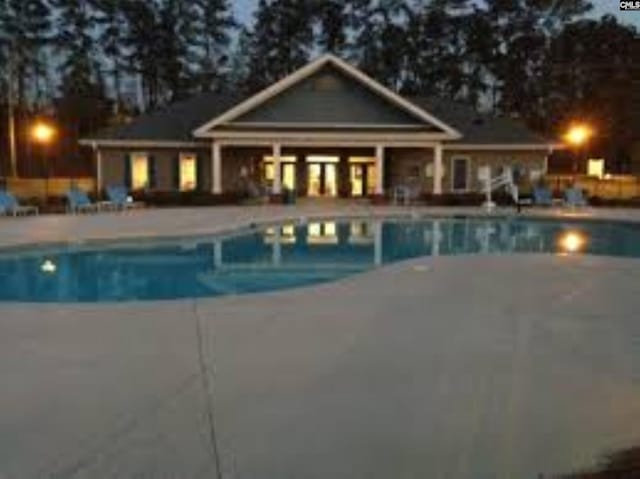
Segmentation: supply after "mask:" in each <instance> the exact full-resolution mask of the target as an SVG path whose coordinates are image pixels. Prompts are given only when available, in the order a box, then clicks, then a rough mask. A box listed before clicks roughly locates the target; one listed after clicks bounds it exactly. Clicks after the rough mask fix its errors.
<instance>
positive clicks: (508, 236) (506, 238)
mask: <svg viewBox="0 0 640 479" xmlns="http://www.w3.org/2000/svg"><path fill="white" fill-rule="evenodd" d="M578 226H579V227H578ZM578 226H577V225H576V224H574V223H567V224H563V223H560V222H554V221H542V220H531V219H529V220H519V219H500V218H494V219H485V218H442V219H438V218H435V219H428V220H416V221H409V220H400V219H374V218H367V219H353V220H349V221H332V220H327V221H323V220H312V221H309V222H308V223H307V224H298V223H291V222H290V223H285V224H282V225H277V226H270V227H266V228H263V229H257V230H252V231H249V232H245V233H242V234H239V235H238V236H233V237H229V238H216V237H208V238H191V239H184V240H171V241H169V240H166V241H154V242H138V243H137V244H111V245H107V246H104V247H100V249H97V247H96V246H92V247H91V246H88V247H84V248H83V247H77V246H75V247H74V246H69V247H66V248H57V249H55V250H53V251H52V250H51V249H49V250H47V251H43V250H33V251H24V252H21V253H15V252H14V253H4V254H1V255H0V299H4V300H19V301H71V302H74V301H79V302H83V301H124V300H134V299H142V300H152V299H172V298H190V297H202V296H217V295H225V294H240V293H247V292H258V291H268V290H278V289H283V288H290V287H294V286H302V285H308V284H314V283H320V282H326V281H333V280H336V279H339V278H342V277H345V276H348V275H352V274H355V273H358V272H362V271H366V270H368V269H372V268H376V267H380V266H383V265H386V264H389V263H393V262H396V261H401V260H405V259H410V258H416V257H423V256H424V257H435V256H444V255H459V254H512V253H561V252H563V251H565V250H567V249H570V250H572V252H580V253H592V254H614V255H619V256H635V257H637V256H640V251H638V245H639V244H640V241H638V240H639V239H640V234H639V232H638V229H637V228H635V229H628V228H629V227H628V225H609V224H602V225H597V224H589V225H587V224H583V225H578ZM625 228H627V229H625ZM572 232H573V233H572ZM575 232H579V235H580V236H579V237H577V236H571V235H575V234H576V233H575ZM558 238H565V240H563V241H559V240H558ZM578 240H579V241H578Z"/></svg>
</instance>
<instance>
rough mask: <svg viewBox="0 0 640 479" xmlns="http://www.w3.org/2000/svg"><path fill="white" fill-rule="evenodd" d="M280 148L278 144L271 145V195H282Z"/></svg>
mask: <svg viewBox="0 0 640 479" xmlns="http://www.w3.org/2000/svg"><path fill="white" fill-rule="evenodd" d="M281 151H282V148H281V147H280V143H274V144H273V154H272V156H273V194H274V195H279V194H280V193H282V168H281V167H280V155H281Z"/></svg>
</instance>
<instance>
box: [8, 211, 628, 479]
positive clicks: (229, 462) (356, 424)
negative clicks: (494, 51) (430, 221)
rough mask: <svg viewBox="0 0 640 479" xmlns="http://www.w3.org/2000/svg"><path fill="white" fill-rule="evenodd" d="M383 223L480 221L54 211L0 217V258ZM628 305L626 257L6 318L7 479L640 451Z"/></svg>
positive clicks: (476, 264)
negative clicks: (118, 243) (16, 248)
mask: <svg viewBox="0 0 640 479" xmlns="http://www.w3.org/2000/svg"><path fill="white" fill-rule="evenodd" d="M397 213H401V214H407V215H412V214H413V215H422V214H425V215H426V214H440V215H451V214H468V213H473V214H484V213H481V212H479V210H478V209H477V208H475V209H453V208H446V209H428V208H414V209H406V208H393V207H380V208H374V207H370V206H363V205H357V204H353V203H342V202H320V203H318V202H315V203H308V204H306V205H302V206H297V207H284V206H269V207H242V208H202V209H184V210H146V211H134V212H130V213H126V214H121V213H107V214H102V215H94V216H54V215H52V216H42V217H40V218H25V219H19V220H14V219H0V245H2V246H10V245H16V244H31V243H42V242H57V241H75V242H83V241H87V240H92V239H106V238H114V237H117V238H122V237H138V236H149V235H151V236H173V235H187V234H200V233H211V232H216V231H219V232H221V231H227V230H231V229H234V228H236V227H240V226H246V225H247V224H249V223H260V222H265V221H275V220H279V219H285V218H291V217H292V218H299V217H307V218H308V217H313V216H318V217H331V216H349V215H354V216H360V215H374V216H375V215H390V214H397ZM497 213H506V214H513V211H512V210H508V211H504V212H502V211H498V212H497ZM525 214H530V215H546V216H558V215H580V216H581V217H591V218H594V219H597V218H613V217H616V218H618V219H624V220H628V221H640V212H639V211H635V210H590V209H585V210H576V211H573V212H571V211H568V210H529V211H527V212H525ZM390 285H392V286H390ZM639 309H640V269H639V268H638V260H631V259H619V258H617V259H614V258H607V257H592V256H566V257H562V256H553V255H514V256H493V257H481V256H460V257H438V258H421V259H415V260H411V261H408V262H402V263H397V264H393V265H390V266H387V267H384V268H382V269H378V270H374V271H371V272H368V273H365V274H362V275H358V276H354V277H350V278H348V279H344V280H341V281H339V282H335V283H330V284H325V285H321V286H314V287H310V288H301V289H295V290H289V291H283V292H277V293H268V294H259V295H251V296H238V297H234V296H229V297H223V298H216V299H204V300H197V301H192V300H191V301H170V302H155V303H127V304H112V305H105V304H102V305H101V304H90V305H29V304H9V303H6V304H0V378H2V382H3V393H2V394H1V395H0V412H1V417H2V427H1V428H0V477H7V478H13V477H20V478H29V477H34V478H36V477H61V478H62V477H64V478H68V477H78V478H84V477H86V478H94V477H185V478H189V477H216V474H217V475H218V477H225V478H254V477H261V478H289V477H291V478H294V477H296V478H297V477H305V478H315V477H317V478H321V477H322V478H325V477H333V478H389V477H396V478H414V477H415V478H418V477H441V478H464V477H474V478H511V477H531V478H534V477H539V476H540V475H544V476H543V477H547V475H549V476H551V475H554V474H564V473H570V472H573V471H575V470H576V469H582V468H584V467H588V466H590V465H592V464H593V463H594V462H595V461H597V460H598V459H599V458H600V456H601V455H602V454H604V453H607V452H609V451H612V450H616V449H620V448H625V447H629V446H633V445H637V444H638V443H640V432H639V431H638V428H637V424H638V422H639V421H640V383H639V382H638V364H639V361H640V323H638V321H637V311H638V310H639Z"/></svg>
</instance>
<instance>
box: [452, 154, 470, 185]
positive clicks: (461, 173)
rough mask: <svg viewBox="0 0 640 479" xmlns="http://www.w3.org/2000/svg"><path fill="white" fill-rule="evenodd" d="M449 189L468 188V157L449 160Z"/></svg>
mask: <svg viewBox="0 0 640 479" xmlns="http://www.w3.org/2000/svg"><path fill="white" fill-rule="evenodd" d="M451 189H452V190H453V191H460V192H462V191H467V190H468V189H469V158H453V159H452V160H451Z"/></svg>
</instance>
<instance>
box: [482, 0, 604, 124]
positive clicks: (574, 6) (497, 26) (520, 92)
mask: <svg viewBox="0 0 640 479" xmlns="http://www.w3.org/2000/svg"><path fill="white" fill-rule="evenodd" d="M486 5H487V6H486V10H485V15H486V19H487V21H488V23H489V25H490V32H491V35H492V54H491V58H490V60H489V70H490V74H491V76H492V79H493V95H492V96H493V103H494V107H495V109H496V110H498V111H500V112H501V113H505V114H523V112H525V110H526V109H527V108H528V106H529V105H531V104H532V103H531V102H532V101H533V100H534V99H533V98H532V90H535V84H536V82H538V81H539V80H540V78H539V77H538V75H537V74H536V72H540V71H541V70H540V67H541V65H542V63H543V61H544V56H545V53H546V48H547V41H548V38H549V35H550V34H552V33H553V32H554V31H555V30H557V28H558V26H560V25H562V24H563V23H566V22H568V21H569V20H571V19H572V18H574V17H576V16H579V15H582V14H584V13H586V12H587V11H589V9H590V7H591V5H590V3H589V2H588V1H587V0H557V1H549V0H546V1H536V2H533V1H528V0H508V1H505V0H487V1H486Z"/></svg>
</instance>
